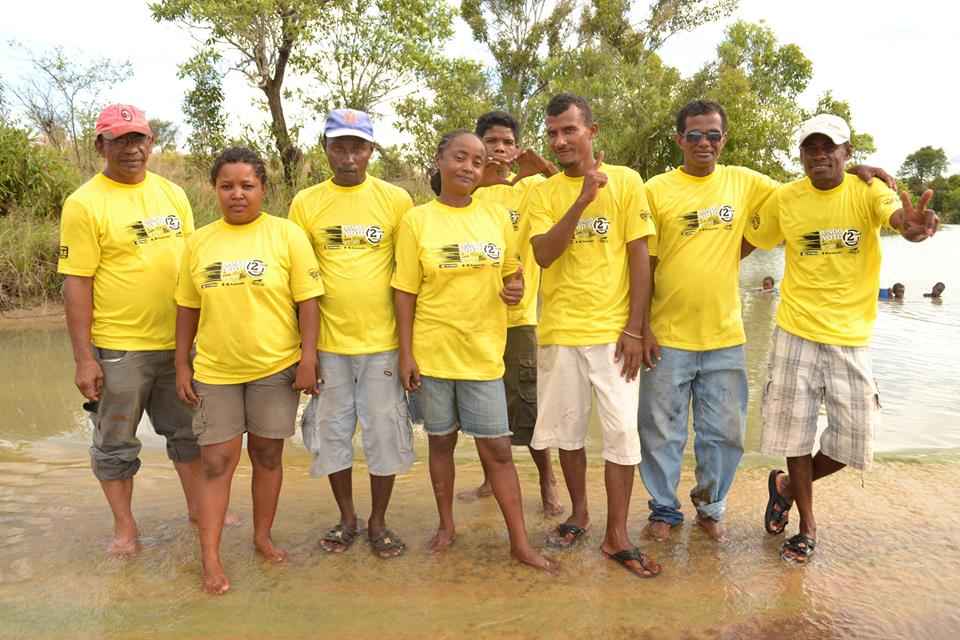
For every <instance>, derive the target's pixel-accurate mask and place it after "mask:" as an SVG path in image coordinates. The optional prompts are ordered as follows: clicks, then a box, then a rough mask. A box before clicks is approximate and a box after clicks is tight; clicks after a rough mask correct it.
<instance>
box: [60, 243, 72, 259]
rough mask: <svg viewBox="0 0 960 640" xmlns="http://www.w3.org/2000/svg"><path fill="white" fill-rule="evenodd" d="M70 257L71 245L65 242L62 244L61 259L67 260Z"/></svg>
mask: <svg viewBox="0 0 960 640" xmlns="http://www.w3.org/2000/svg"><path fill="white" fill-rule="evenodd" d="M69 257H70V247H68V246H67V245H65V244H62V245H60V259H61V260H66V259H67V258H69Z"/></svg>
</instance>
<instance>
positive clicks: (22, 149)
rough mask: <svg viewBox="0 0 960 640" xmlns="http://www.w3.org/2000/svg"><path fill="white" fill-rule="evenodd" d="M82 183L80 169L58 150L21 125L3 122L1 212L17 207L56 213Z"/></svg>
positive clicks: (0, 127)
mask: <svg viewBox="0 0 960 640" xmlns="http://www.w3.org/2000/svg"><path fill="white" fill-rule="evenodd" d="M79 184H80V175H79V172H78V171H77V170H76V169H75V168H74V167H73V166H72V165H70V164H69V163H68V162H67V161H66V159H65V158H64V157H63V156H62V155H60V154H59V153H58V152H57V151H55V150H53V149H50V148H47V147H44V146H42V145H39V144H35V143H34V142H33V140H31V139H30V136H29V134H27V132H25V131H23V130H21V129H18V128H16V127H13V126H11V125H9V124H4V123H0V215H7V214H9V213H10V211H11V210H12V209H14V208H17V209H20V210H22V211H29V212H31V213H32V214H33V215H35V216H39V217H48V218H53V217H56V216H58V215H59V214H60V207H61V206H62V205H63V201H64V199H66V197H67V196H68V195H69V194H70V193H71V192H72V191H73V190H74V189H76V188H77V186H78V185H79Z"/></svg>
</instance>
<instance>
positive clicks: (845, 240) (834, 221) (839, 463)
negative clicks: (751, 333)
mask: <svg viewBox="0 0 960 640" xmlns="http://www.w3.org/2000/svg"><path fill="white" fill-rule="evenodd" d="M798 138H799V141H800V161H801V163H802V164H803V170H804V172H805V173H806V177H805V178H803V179H801V180H797V181H796V182H791V183H789V184H785V185H783V186H782V187H780V188H779V189H778V190H777V191H776V192H775V193H774V194H773V195H772V196H771V197H770V198H768V199H767V201H766V203H764V205H763V207H762V208H761V209H760V211H759V213H758V214H757V215H756V216H754V218H753V219H752V220H751V224H750V225H749V226H748V227H747V230H746V238H747V240H748V241H749V242H750V243H751V244H753V245H755V246H757V247H760V248H763V249H772V248H773V247H774V246H776V245H777V244H779V243H780V242H781V241H785V242H786V247H785V249H784V253H785V255H786V272H785V275H784V278H783V285H782V287H781V302H780V307H779V309H778V310H777V328H776V330H775V332H774V336H773V347H772V350H771V352H770V363H769V373H770V377H769V380H768V381H767V384H766V386H765V387H764V391H763V436H762V439H761V450H762V451H763V453H765V454H768V455H778V456H785V457H786V458H787V469H788V472H789V475H787V474H784V473H783V472H782V471H780V470H779V469H774V470H773V471H771V472H770V477H769V493H770V499H769V501H768V503H767V510H766V513H765V515H764V525H765V527H766V529H767V532H768V533H770V534H779V533H782V532H783V530H784V529H785V528H786V525H787V517H788V515H787V514H788V512H789V510H790V507H791V506H792V504H793V502H794V501H796V503H797V510H798V511H799V512H800V532H799V533H798V534H797V535H795V536H793V537H792V538H790V539H788V540H787V541H786V542H784V544H783V549H782V552H781V556H782V557H783V559H784V560H787V561H790V562H797V563H802V562H806V561H807V560H808V559H809V558H810V556H811V555H812V554H813V550H814V548H815V546H816V542H817V523H816V520H815V519H814V515H813V482H814V481H815V480H819V479H820V478H823V477H824V476H828V475H830V474H831V473H834V472H836V471H839V470H840V469H842V468H843V467H845V466H851V467H853V468H855V469H864V468H866V467H867V465H869V463H870V462H871V461H872V459H873V433H874V431H875V430H876V428H877V426H878V424H879V418H880V395H879V391H878V389H877V385H876V383H875V382H874V379H873V372H872V370H871V364H870V352H869V343H870V335H871V332H872V330H873V322H874V320H875V319H876V316H877V294H876V292H877V289H878V288H879V286H880V227H882V226H889V227H892V228H893V229H895V230H897V231H899V232H900V234H901V235H902V236H903V237H904V238H906V239H907V240H910V241H911V242H920V241H922V240H926V239H927V238H929V237H931V236H933V234H934V233H936V231H937V226H938V225H939V219H938V218H937V216H936V214H935V213H934V212H933V211H931V210H929V209H927V208H926V205H927V203H928V202H929V201H930V198H931V197H932V195H933V192H932V191H927V192H926V193H924V194H923V195H922V196H921V197H920V201H919V203H918V205H917V207H916V208H915V207H914V206H913V205H912V203H911V201H910V196H909V194H907V193H902V194H901V196H900V199H899V200H898V199H897V195H896V194H895V193H894V192H893V191H891V190H890V189H889V188H887V187H886V185H884V184H883V183H882V182H880V181H879V180H874V181H873V183H872V184H870V185H868V184H866V183H864V182H862V181H861V180H859V179H857V178H855V177H853V176H850V175H847V174H846V173H844V165H845V163H846V162H847V160H848V159H849V158H850V152H851V147H850V128H849V127H848V126H847V123H846V122H844V121H843V120H842V119H841V118H839V117H837V116H834V115H829V114H821V115H818V116H815V117H813V118H811V119H810V120H808V121H806V122H805V123H804V124H803V125H802V126H801V128H800V132H799V136H798ZM898 203H902V207H901V208H899V209H898V208H897V204H898ZM821 402H823V403H825V404H826V408H827V428H826V431H824V432H823V435H822V436H821V438H820V451H819V452H818V453H817V455H815V456H813V455H811V454H812V453H813V447H814V441H815V440H816V435H817V414H818V412H819V409H820V403H821Z"/></svg>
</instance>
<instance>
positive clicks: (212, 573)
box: [203, 558, 230, 596]
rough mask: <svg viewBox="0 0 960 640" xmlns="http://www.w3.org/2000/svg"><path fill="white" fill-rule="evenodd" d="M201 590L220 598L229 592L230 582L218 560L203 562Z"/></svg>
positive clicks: (211, 559)
mask: <svg viewBox="0 0 960 640" xmlns="http://www.w3.org/2000/svg"><path fill="white" fill-rule="evenodd" d="M203 590H204V591H205V592H207V593H209V594H211V595H215V596H221V595H223V594H225V593H226V592H227V591H229V590H230V581H229V580H228V579H227V575H226V573H224V571H223V565H222V564H221V563H220V558H210V559H209V560H205V561H204V562H203Z"/></svg>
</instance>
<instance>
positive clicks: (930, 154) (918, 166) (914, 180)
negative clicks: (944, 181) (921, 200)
mask: <svg viewBox="0 0 960 640" xmlns="http://www.w3.org/2000/svg"><path fill="white" fill-rule="evenodd" d="M948 166H950V162H949V161H948V159H947V154H946V152H945V151H944V150H943V149H940V148H936V149H935V148H933V147H931V146H926V147H921V148H919V149H917V150H916V151H914V152H913V153H911V154H910V155H908V156H907V157H906V159H904V161H903V164H902V165H900V172H899V173H898V174H897V175H899V176H900V177H901V178H903V179H904V180H906V181H907V184H908V185H909V186H910V190H911V191H913V192H914V193H918V192H919V191H922V190H923V189H925V188H926V186H927V184H928V183H929V182H931V181H932V180H933V179H935V178H938V177H940V176H942V175H943V173H944V172H945V171H946V170H947V167H948Z"/></svg>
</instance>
